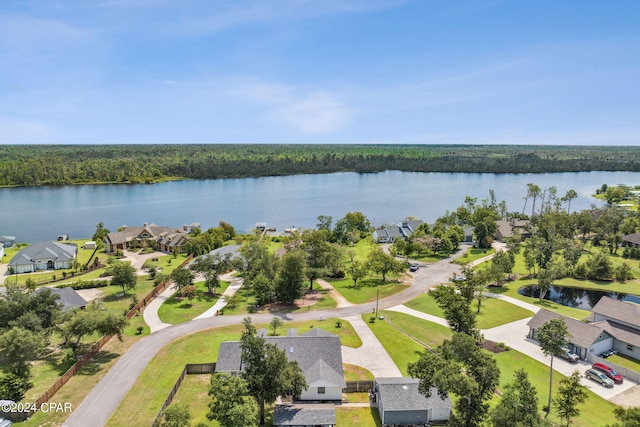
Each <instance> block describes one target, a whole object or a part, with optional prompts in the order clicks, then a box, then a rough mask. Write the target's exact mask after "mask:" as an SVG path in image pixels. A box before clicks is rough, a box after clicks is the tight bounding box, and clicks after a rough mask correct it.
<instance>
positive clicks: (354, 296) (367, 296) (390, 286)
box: [330, 277, 408, 304]
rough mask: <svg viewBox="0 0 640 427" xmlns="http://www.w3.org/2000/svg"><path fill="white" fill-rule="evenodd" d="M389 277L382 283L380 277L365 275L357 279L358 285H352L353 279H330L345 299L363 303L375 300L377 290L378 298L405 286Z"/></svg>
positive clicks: (398, 290)
mask: <svg viewBox="0 0 640 427" xmlns="http://www.w3.org/2000/svg"><path fill="white" fill-rule="evenodd" d="M390 280H394V279H393V278H391V277H387V282H386V283H382V280H381V279H380V278H371V277H367V278H365V279H360V280H359V281H358V287H357V288H354V287H353V280H351V279H350V278H349V279H342V280H331V281H330V282H331V284H332V285H333V287H334V288H335V289H336V290H337V291H338V292H340V294H342V296H343V297H345V298H346V299H347V301H349V302H351V303H353V304H363V303H365V302H370V301H375V300H376V295H377V294H378V292H379V298H380V299H382V298H386V297H388V296H390V295H394V294H397V293H398V292H402V291H403V290H405V289H406V288H407V286H408V285H407V284H404V283H397V282H393V281H390Z"/></svg>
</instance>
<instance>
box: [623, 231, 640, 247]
mask: <svg viewBox="0 0 640 427" xmlns="http://www.w3.org/2000/svg"><path fill="white" fill-rule="evenodd" d="M622 241H623V242H629V243H632V244H634V245H640V233H633V234H625V235H624V236H622Z"/></svg>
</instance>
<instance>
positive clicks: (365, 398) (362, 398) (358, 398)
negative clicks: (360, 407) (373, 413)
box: [342, 377, 373, 403]
mask: <svg viewBox="0 0 640 427" xmlns="http://www.w3.org/2000/svg"><path fill="white" fill-rule="evenodd" d="M371 379H372V380H373V377H372V378H371ZM347 381H348V380H347ZM342 396H343V398H346V400H347V401H348V402H349V403H369V402H370V399H369V393H367V392H356V393H343V394H342Z"/></svg>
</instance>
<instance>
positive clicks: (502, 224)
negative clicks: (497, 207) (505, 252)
mask: <svg viewBox="0 0 640 427" xmlns="http://www.w3.org/2000/svg"><path fill="white" fill-rule="evenodd" d="M496 226H497V227H498V229H497V230H496V240H497V241H498V242H504V241H505V239H508V238H509V237H512V236H513V235H514V233H516V232H518V233H520V236H522V238H527V237H531V230H530V228H529V227H530V226H531V223H530V222H529V220H524V219H518V220H511V221H505V220H499V221H496Z"/></svg>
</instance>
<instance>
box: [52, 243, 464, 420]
mask: <svg viewBox="0 0 640 427" xmlns="http://www.w3.org/2000/svg"><path fill="white" fill-rule="evenodd" d="M466 249H467V246H463V247H462V248H461V249H460V250H459V251H458V252H457V253H456V254H455V255H453V256H452V257H451V258H447V259H445V260H442V261H439V262H437V263H435V264H429V265H426V266H424V267H421V268H420V270H418V271H417V272H415V273H413V277H414V280H413V283H412V284H411V285H410V286H409V288H408V289H406V290H404V291H402V292H400V293H397V294H395V295H391V296H389V297H387V298H384V299H381V300H380V301H379V303H378V307H379V309H380V310H382V309H386V308H389V307H393V306H397V305H400V304H402V303H404V302H406V301H409V300H411V299H413V298H415V297H417V296H418V295H420V294H422V293H424V292H426V291H427V290H428V289H429V288H431V287H433V286H435V285H437V284H439V283H442V282H446V281H449V279H450V278H451V276H452V275H453V274H454V273H457V272H458V271H459V270H460V266H459V265H457V264H453V263H452V262H451V261H452V259H455V258H457V257H459V256H462V254H463V253H464V252H465V251H466ZM375 306H376V302H375V301H373V302H368V303H365V304H360V305H354V306H350V307H342V308H335V309H329V310H322V311H319V310H316V311H308V312H303V313H295V314H287V313H278V314H272V313H266V314H254V315H251V317H252V319H253V321H254V323H268V322H269V321H270V320H271V318H272V317H273V316H274V315H278V316H280V317H281V318H282V319H283V320H284V321H295V320H313V319H317V318H318V317H319V316H320V315H322V316H324V318H345V317H350V316H357V315H361V314H364V313H370V312H371V311H372V310H373V309H375ZM245 316H246V315H238V316H228V315H225V316H215V317H209V318H204V319H196V320H192V321H190V322H186V323H181V324H178V325H173V326H170V327H167V328H163V329H161V330H159V331H157V332H155V333H153V334H151V335H148V336H146V337H144V338H142V339H141V340H140V341H138V342H137V343H135V344H134V345H133V346H131V348H129V350H128V351H127V352H126V353H125V354H124V355H123V356H122V357H121V358H120V360H118V362H117V363H116V364H115V365H114V366H113V367H112V368H111V369H110V370H109V372H107V374H106V375H105V376H104V377H103V378H102V380H100V382H99V383H98V384H96V386H95V387H94V388H93V389H92V390H91V392H90V393H89V394H88V395H87V397H86V398H85V399H84V400H83V401H82V403H81V404H80V405H79V406H78V407H77V408H76V409H75V411H74V412H73V414H71V416H70V417H69V418H68V420H67V421H66V422H65V423H64V425H65V426H70V427H75V426H77V427H84V426H88V425H92V426H101V425H104V424H105V423H106V422H107V420H108V419H109V417H110V416H111V414H112V413H113V412H114V411H115V410H116V408H117V407H118V404H119V403H120V401H121V400H122V399H123V398H124V396H126V394H127V393H128V392H129V390H130V389H131V387H133V385H134V384H135V382H136V380H137V378H138V376H139V375H140V374H141V373H142V371H143V370H144V368H145V366H147V364H148V363H149V362H150V361H151V359H152V358H153V356H155V354H156V353H157V352H158V351H159V350H160V349H162V348H163V347H164V346H165V345H167V344H168V343H169V342H171V341H173V340H175V339H176V338H180V337H182V336H184V335H187V334H191V333H194V332H198V331H202V330H205V329H210V328H215V327H219V326H227V325H235V324H240V323H241V322H242V319H243V318H244V317H245Z"/></svg>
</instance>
